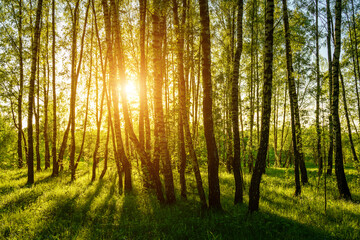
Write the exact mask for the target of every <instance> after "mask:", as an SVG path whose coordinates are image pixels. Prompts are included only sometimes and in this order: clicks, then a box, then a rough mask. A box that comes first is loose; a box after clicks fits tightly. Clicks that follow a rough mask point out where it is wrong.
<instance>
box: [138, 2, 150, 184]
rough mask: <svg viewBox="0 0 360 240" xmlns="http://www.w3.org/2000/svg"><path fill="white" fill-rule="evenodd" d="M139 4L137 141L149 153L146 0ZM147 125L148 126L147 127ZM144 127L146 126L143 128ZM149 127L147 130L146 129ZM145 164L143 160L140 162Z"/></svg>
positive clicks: (144, 171) (146, 176)
mask: <svg viewBox="0 0 360 240" xmlns="http://www.w3.org/2000/svg"><path fill="white" fill-rule="evenodd" d="M139 4H140V79H139V82H140V83H139V87H140V93H139V95H140V113H139V141H140V144H141V145H142V146H143V147H145V145H146V146H147V151H150V133H149V132H148V131H150V124H149V114H148V105H147V85H146V52H145V37H146V34H145V30H146V6H147V0H139ZM148 124H149V126H147V125H148ZM145 125H146V126H145ZM147 127H149V129H147ZM148 147H149V148H148ZM141 162H142V163H143V162H145V159H143V160H142V161H141ZM141 169H142V172H143V176H144V185H145V187H148V186H149V185H150V179H149V173H148V172H147V170H146V166H144V165H143V164H141Z"/></svg>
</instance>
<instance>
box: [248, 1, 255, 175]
mask: <svg viewBox="0 0 360 240" xmlns="http://www.w3.org/2000/svg"><path fill="white" fill-rule="evenodd" d="M256 2H257V0H252V3H251V4H252V6H251V19H250V21H251V27H250V28H251V30H250V34H251V42H250V83H249V84H250V86H249V90H250V92H249V100H250V112H249V118H250V139H249V162H248V168H249V173H251V172H252V170H253V167H254V156H253V127H254V61H255V59H254V58H255V56H254V45H255V44H254V40H255V39H254V37H255V36H254V35H255V34H254V22H255V14H256V11H257V4H256Z"/></svg>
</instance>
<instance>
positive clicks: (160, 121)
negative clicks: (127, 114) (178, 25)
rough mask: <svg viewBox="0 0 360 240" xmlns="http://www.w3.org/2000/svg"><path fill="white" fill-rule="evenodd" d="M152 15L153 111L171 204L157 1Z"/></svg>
mask: <svg viewBox="0 0 360 240" xmlns="http://www.w3.org/2000/svg"><path fill="white" fill-rule="evenodd" d="M153 4H154V11H155V13H154V14H153V19H152V20H153V49H154V56H153V66H154V111H155V125H156V130H157V132H158V139H159V147H160V155H161V159H162V161H163V163H164V170H163V171H164V177H165V194H166V201H167V203H169V204H171V203H174V202H175V201H176V199H175V192H174V181H173V174H172V168H171V162H170V153H169V148H168V141H167V137H166V134H165V122H164V112H163V100H162V87H163V75H162V71H161V65H162V60H161V58H162V46H161V39H162V36H163V34H164V30H165V29H163V28H162V27H161V20H160V17H161V16H162V15H163V14H165V9H164V8H163V7H162V3H161V1H159V0H156V1H154V3H153Z"/></svg>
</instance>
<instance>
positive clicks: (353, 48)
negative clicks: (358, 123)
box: [345, 8, 360, 119]
mask: <svg viewBox="0 0 360 240" xmlns="http://www.w3.org/2000/svg"><path fill="white" fill-rule="evenodd" d="M345 10H346V15H348V13H347V8H345ZM352 20H353V21H354V17H353V19H352ZM350 22H351V21H350V19H349V18H348V23H349V35H350V36H349V37H350V47H351V58H352V62H353V68H354V77H355V91H356V100H357V107H358V118H359V119H360V98H359V88H358V79H359V69H358V66H359V65H358V59H357V57H356V56H355V54H357V44H354V42H355V43H357V41H356V39H353V33H352V31H351V30H353V31H354V33H355V35H356V29H355V26H354V25H353V28H352V26H351V25H350Z"/></svg>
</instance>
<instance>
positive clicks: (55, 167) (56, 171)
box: [52, 0, 59, 176]
mask: <svg viewBox="0 0 360 240" xmlns="http://www.w3.org/2000/svg"><path fill="white" fill-rule="evenodd" d="M55 36H56V32H55V0H52V40H53V42H52V90H53V139H52V141H53V143H52V158H53V172H52V176H57V175H58V174H59V163H58V161H57V159H56V144H57V142H56V140H57V138H56V137H57V119H56V76H55V68H56V66H55V46H56V39H55Z"/></svg>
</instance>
